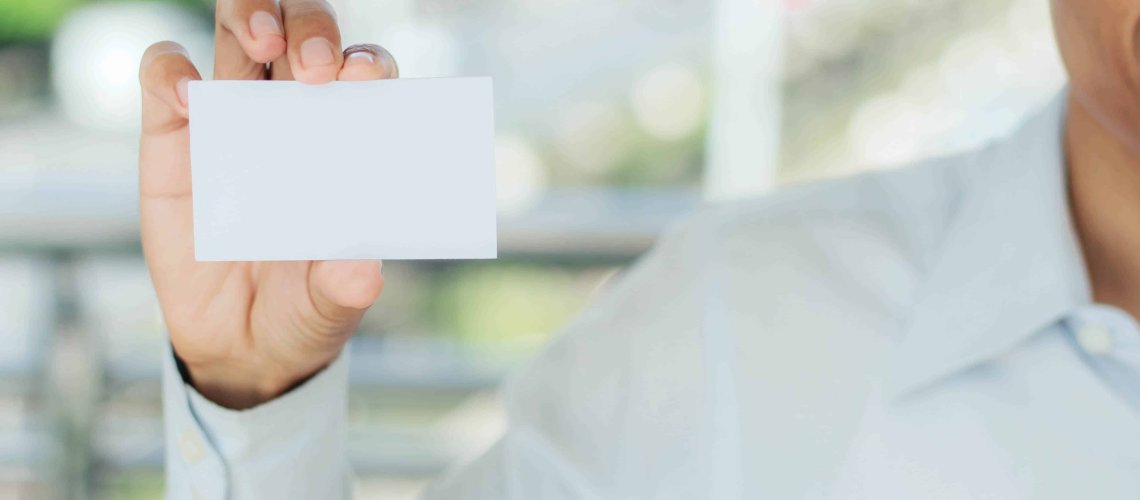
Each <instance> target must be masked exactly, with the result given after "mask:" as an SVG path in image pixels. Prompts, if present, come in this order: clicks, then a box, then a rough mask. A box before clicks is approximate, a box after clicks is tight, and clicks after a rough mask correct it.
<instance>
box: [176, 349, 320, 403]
mask: <svg viewBox="0 0 1140 500" xmlns="http://www.w3.org/2000/svg"><path fill="white" fill-rule="evenodd" d="M175 361H176V362H177V363H178V371H179V373H180V374H181V375H182V377H183V381H184V382H186V383H187V384H189V385H190V386H191V387H193V388H194V389H195V390H196V391H198V393H199V394H201V395H202V396H203V397H205V398H206V399H208V400H210V401H212V402H214V403H215V404H217V405H219V406H222V407H225V408H229V409H232V410H245V409H249V408H253V407H255V406H257V405H260V404H262V403H266V402H268V401H271V400H273V399H276V398H277V397H279V396H281V395H283V394H285V393H287V392H289V391H290V390H292V389H293V388H294V387H296V386H298V385H300V384H301V383H303V382H304V381H305V380H307V379H309V378H310V377H311V376H312V374H307V375H303V376H298V375H293V376H288V375H283V374H280V373H278V372H277V371H276V370H271V369H266V368H262V367H258V366H256V365H255V364H253V363H229V364H227V363H210V364H193V363H188V362H186V361H185V360H184V359H182V358H180V357H179V356H178V354H177V353H175ZM317 371H320V370H317Z"/></svg>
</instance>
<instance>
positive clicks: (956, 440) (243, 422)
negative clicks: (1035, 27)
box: [140, 0, 1140, 499]
mask: <svg viewBox="0 0 1140 500" xmlns="http://www.w3.org/2000/svg"><path fill="white" fill-rule="evenodd" d="M1052 3H1053V12H1054V17H1055V24H1056V32H1057V38H1058V41H1059V44H1060V47H1061V52H1062V54H1063V56H1064V59H1065V61H1066V63H1067V67H1068V70H1069V75H1070V80H1071V86H1070V88H1069V89H1068V90H1067V91H1066V92H1065V93H1064V94H1063V95H1062V96H1060V97H1058V99H1057V100H1056V102H1054V104H1053V105H1052V106H1050V107H1049V108H1048V109H1046V110H1045V111H1043V112H1041V113H1040V114H1039V115H1038V116H1037V117H1035V118H1033V119H1032V120H1030V121H1029V122H1028V124H1027V125H1025V126H1024V128H1023V129H1022V130H1021V131H1019V132H1017V133H1016V134H1013V135H1012V136H1011V137H1009V138H1006V139H1003V140H1001V141H999V142H997V143H996V144H993V145H991V146H989V147H987V148H985V149H982V150H980V151H977V152H972V153H969V154H965V155H963V156H958V157H953V158H946V159H939V160H933V161H929V162H926V163H924V164H922V165H918V166H915V167H912V168H909V169H903V170H899V171H893V172H886V173H882V172H880V173H872V174H867V175H863V176H859V177H855V178H850V179H846V180H840V181H835V182H830V183H826V184H821V185H815V186H809V187H803V188H796V189H791V190H788V191H785V192H783V193H780V194H777V195H774V196H770V197H765V198H763V199H759V200H755V201H750V202H745V203H740V204H734V205H728V206H721V207H715V208H710V209H707V210H705V211H703V212H702V213H699V214H696V215H694V216H692V217H690V218H688V219H687V220H686V221H684V222H682V223H681V224H679V225H678V226H677V227H676V228H675V229H674V230H672V231H671V232H670V233H669V234H668V235H667V236H666V237H665V238H664V239H663V240H662V242H661V243H660V244H659V246H658V247H657V248H656V249H655V250H653V251H652V252H650V254H648V255H647V256H646V257H644V258H643V259H642V260H641V262H640V263H639V264H638V265H636V266H635V267H634V268H633V269H632V270H631V271H630V272H629V273H628V274H627V275H626V276H625V277H624V279H623V280H622V281H621V283H619V284H617V285H616V286H614V287H613V288H612V289H611V290H609V291H608V293H607V294H606V296H605V297H604V298H603V299H601V300H600V301H599V302H598V303H596V304H594V305H593V306H592V307H591V308H589V309H588V310H587V311H585V313H584V314H582V316H581V317H579V318H578V319H577V320H576V321H575V322H573V323H572V324H571V325H570V326H569V327H568V328H567V329H566V330H565V331H564V332H562V333H561V334H560V335H559V336H558V337H557V338H556V339H555V340H554V341H553V342H552V344H551V345H550V346H549V347H548V348H547V349H546V350H545V352H544V353H542V354H541V355H540V356H539V357H538V359H536V360H535V361H534V362H533V364H532V365H530V366H529V367H527V368H526V369H524V370H523V371H522V372H521V374H520V375H519V376H517V377H515V378H513V379H512V382H510V383H509V384H508V386H507V388H506V391H505V404H506V409H507V411H508V414H509V418H510V421H509V427H508V430H507V432H506V434H505V436H503V438H502V439H501V440H500V441H499V442H498V443H497V444H496V445H495V446H494V447H493V448H492V449H491V450H489V451H488V452H487V453H486V455H485V456H483V457H482V458H480V459H478V460H476V461H475V462H473V463H472V464H468V465H465V466H463V467H460V468H458V469H456V470H455V471H453V472H452V473H450V474H448V475H447V476H446V477H444V478H442V479H441V480H440V481H439V482H437V483H436V484H434V485H433V486H432V487H431V488H430V489H429V490H428V491H427V492H426V496H427V497H429V498H438V499H455V498H492V499H498V498H504V499H540V498H541V499H546V498H554V499H578V498H606V499H610V498H616V499H630V498H686V499H688V498H692V499H706V498H718V499H720V498H981V497H984V498H1058V499H1068V498H1098V499H1107V498H1138V497H1140V432H1136V429H1137V426H1138V425H1140V414H1138V413H1137V410H1138V409H1140V329H1138V327H1137V323H1136V321H1135V320H1134V319H1133V318H1134V316H1135V315H1136V314H1137V313H1140V258H1136V255H1138V253H1140V28H1138V27H1140V3H1137V2H1135V1H1132V0H1054V1H1053V2H1052ZM339 46H340V40H339V35H338V32H337V28H336V24H335V21H334V18H333V16H332V14H331V12H330V11H329V9H328V7H327V6H326V5H325V4H324V3H323V2H322V1H319V0H282V1H281V4H280V9H278V6H277V4H276V3H275V2H274V0H220V1H219V3H218V35H217V47H216V50H217V62H216V66H217V69H216V75H215V76H216V77H217V78H254V79H258V78H274V79H281V78H295V79H297V80H300V81H304V82H310V83H318V82H327V81H330V80H334V79H338V78H339V79H344V80H348V79H367V78H389V77H394V76H395V75H396V66H395V63H394V62H393V61H392V59H391V58H390V56H389V55H388V54H387V53H386V52H384V51H383V50H382V49H380V48H378V47H374V46H362V47H354V48H350V49H349V50H347V51H345V52H344V53H342V52H340V51H338V50H336V48H337V47H339ZM346 54H347V55H346ZM266 63H268V64H269V66H268V70H266V68H265V66H264V65H265V64H266ZM141 75H142V82H143V84H144V88H145V90H144V101H145V102H144V111H143V126H144V129H143V137H142V150H141V159H140V169H141V172H140V176H141V195H142V200H141V203H142V206H141V209H142V233H143V234H142V236H143V244H144V248H145V252H146V258H147V263H148V265H149V267H150V270H151V274H152V276H153V279H154V284H155V287H156V289H157V291H158V295H159V299H160V301H161V303H162V308H163V313H164V315H165V318H166V322H167V326H168V329H169V332H170V341H171V345H172V348H173V352H172V353H171V355H170V356H168V358H169V359H168V360H167V370H166V372H167V373H166V379H165V389H164V391H165V410H166V419H167V429H168V434H167V435H168V449H169V452H168V455H167V477H168V495H169V496H170V497H172V498H193V497H195V496H199V497H201V498H223V497H227V498H239V499H248V498H273V499H279V498H343V497H346V496H349V495H350V494H351V493H350V487H349V484H350V482H349V467H348V463H347V461H346V458H345V437H344V430H345V422H344V418H345V409H344V406H345V397H346V387H345V385H346V384H345V378H346V376H345V373H346V363H347V360H346V358H347V354H345V353H342V352H341V350H342V347H343V346H344V344H345V342H346V341H347V340H348V338H349V336H350V335H351V334H352V331H353V328H354V326H355V325H356V323H357V321H358V319H359V318H360V316H361V314H362V313H363V312H364V310H365V309H366V308H367V307H368V306H369V305H370V304H371V303H372V302H373V301H374V300H375V299H376V298H377V296H378V294H379V292H380V289H381V286H382V279H381V275H380V270H379V267H378V266H377V265H376V264H374V263H367V262H294V263H198V262H195V261H194V259H193V253H192V244H191V240H192V234H191V213H190V183H189V160H188V153H187V141H188V137H187V131H186V97H185V96H186V94H185V91H184V89H185V82H186V81H187V80H188V79H196V78H198V74H197V73H196V72H195V70H194V68H193V66H191V64H190V62H189V61H188V60H187V59H186V58H185V55H184V54H183V53H182V52H181V51H180V50H179V49H178V48H177V46H175V45H172V44H169V43H163V44H158V45H156V46H154V47H153V48H152V49H151V50H150V51H149V52H148V53H147V55H146V56H145V58H144V61H143V67H142V71H141ZM378 154H379V153H378ZM175 356H177V359H179V360H180V362H179V363H180V364H178V365H177V366H178V367H179V368H180V369H176V362H175V359H176V358H175Z"/></svg>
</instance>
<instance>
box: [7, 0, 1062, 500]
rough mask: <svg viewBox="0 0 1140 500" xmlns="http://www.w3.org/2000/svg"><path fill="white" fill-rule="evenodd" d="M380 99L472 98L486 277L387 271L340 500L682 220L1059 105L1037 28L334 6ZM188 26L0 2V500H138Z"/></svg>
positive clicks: (611, 5) (641, 2)
mask: <svg viewBox="0 0 1140 500" xmlns="http://www.w3.org/2000/svg"><path fill="white" fill-rule="evenodd" d="M333 3H334V4H335V6H336V8H337V10H338V12H339V13H340V19H341V20H342V22H343V23H344V33H345V37H344V38H345V42H346V44H347V43H355V42H364V41H375V42H379V43H381V44H383V45H385V46H386V47H388V48H389V49H390V50H391V52H392V53H393V54H395V56H396V58H397V59H398V60H399V61H400V65H401V69H402V73H403V76H405V77H422V76H448V75H491V76H493V77H494V78H495V90H496V106H497V116H498V137H497V140H496V141H497V142H496V153H497V158H498V176H499V187H498V191H499V196H500V200H499V205H500V213H501V215H500V228H501V234H500V254H501V255H502V258H501V259H499V260H497V261H495V262H479V263H464V262H454V263H441V262H431V263H414V262H389V263H387V264H386V265H385V267H384V270H385V275H386V277H387V289H386V290H385V292H384V297H382V298H381V300H380V304H379V305H378V306H377V307H375V308H374V309H373V310H372V311H371V312H370V313H369V315H368V317H367V318H366V321H365V322H364V324H363V326H362V328H361V332H360V335H359V338H358V339H356V340H355V341H354V342H355V344H354V347H353V349H354V361H353V373H352V383H353V387H352V391H353V395H352V402H351V420H352V422H351V433H352V436H351V437H352V438H351V439H350V442H351V443H352V458H353V461H354V463H355V464H356V469H357V471H358V474H359V480H358V486H357V488H358V492H359V495H360V497H361V498H410V497H411V496H412V495H414V493H415V492H416V491H418V489H419V488H420V487H422V485H423V483H424V481H425V480H426V479H427V478H428V477H430V476H432V475H433V474H435V473H437V472H438V471H439V470H440V469H441V467H443V466H444V465H445V464H446V463H448V462H451V461H453V460H456V459H462V458H463V457H470V456H471V455H473V454H476V453H478V452H479V450H481V449H482V448H483V447H484V446H486V445H487V443H489V442H490V441H491V440H493V439H494V438H495V436H496V435H497V433H498V432H500V430H501V428H502V421H501V415H500V413H499V410H498V407H497V404H496V401H495V397H494V392H493V388H494V386H495V384H496V382H497V381H498V380H499V379H500V378H501V377H502V375H503V373H504V372H505V371H507V370H509V369H510V368H511V367H512V366H514V365H516V364H517V363H518V362H519V360H521V359H524V358H525V357H526V356H527V355H529V354H530V353H532V352H534V350H535V349H536V348H538V347H539V346H541V344H542V343H543V342H544V340H545V339H547V338H548V337H549V336H550V335H551V334H553V333H555V332H556V331H557V328H558V326H559V325H560V324H562V323H563V322H564V321H566V320H567V319H568V318H569V317H570V316H571V315H572V314H574V312H575V311H576V310H578V309H579V308H580V307H582V306H583V305H584V304H586V303H587V302H588V301H589V300H590V297H591V295H593V294H594V293H596V291H597V290H599V289H600V288H602V287H604V283H605V282H606V280H607V279H608V278H610V277H611V276H613V275H614V274H615V272H617V271H619V270H620V269H621V267H622V266H624V265H626V264H628V263H629V262H630V261H631V260H632V259H634V258H636V256H637V255H638V254H640V253H641V252H642V251H644V250H645V249H646V248H647V247H648V246H649V245H650V243H651V242H652V240H653V238H654V236H655V235H656V234H657V233H658V232H659V231H660V230H661V229H662V227H664V226H665V225H666V224H667V223H668V222H669V221H670V220H672V219H674V218H675V217H677V216H678V215H680V214H682V213H684V212H686V211H688V210H691V209H693V208H694V207H696V206H697V205H699V204H700V203H703V202H705V201H706V200H724V199H732V198H739V197H746V196H754V195H757V194H759V193H761V192H763V191H765V190H768V189H775V188H778V186H780V185H782V184H784V183H788V182H800V181H802V180H806V179H813V178H819V177H826V176H833V175H845V174H849V173H852V172H856V171H859V170H863V169H868V168H880V167H884V166H891V165H897V164H899V163H903V162H906V161H909V160H913V159H916V158H921V157H924V156H928V155H933V154H940V153H944V152H947V151H952V150H956V149H960V148H964V147H969V146H973V145H977V144H979V143H981V142H983V141H985V140H988V139H990V138H993V137H996V136H999V135H1001V134H1003V133H1006V132H1008V131H1009V130H1010V129H1011V128H1012V127H1014V126H1015V125H1016V124H1017V122H1018V121H1019V120H1021V119H1022V118H1023V117H1024V116H1025V115H1026V113H1028V112H1030V111H1031V110H1032V109H1033V108H1034V107H1035V106H1037V105H1038V104H1040V103H1041V102H1042V101H1044V100H1046V99H1047V98H1048V97H1049V96H1050V95H1052V94H1053V93H1054V92H1056V91H1057V89H1059V88H1060V87H1061V86H1062V85H1063V75H1062V72H1061V69H1060V66H1059V63H1058V61H1057V57H1056V54H1055V51H1054V48H1053V44H1052V37H1051V32H1050V27H1049V14H1048V12H1047V2H1044V1H1041V0H816V1H812V0H784V1H777V0H626V1H622V2H614V1H612V0H337V1H334V2H333ZM212 12H213V4H212V2H211V1H210V0H170V1H165V2H164V1H158V0H155V1H142V0H117V1H111V0H101V1H97V0H0V346H2V347H0V498H37V499H38V498H47V499H53V498H116V499H119V498H123V499H132V498H157V497H159V496H160V493H161V488H162V446H163V443H162V433H161V431H162V423H161V419H160V417H161V415H160V406H159V385H158V377H159V365H158V363H159V356H160V348H161V345H162V342H163V334H162V325H161V318H160V316H159V311H158V307H157V305H156V303H155V299H154V297H153V292H152V291H151V288H150V283H149V279H148V277H147V274H146V270H145V268H144V266H143V262H142V259H141V256H140V254H139V249H138V240H137V234H136V233H137V221H136V217H137V212H136V207H135V204H136V201H137V196H136V193H135V169H136V154H137V149H136V148H137V144H136V142H137V118H138V93H139V89H138V84H137V79H136V74H137V73H136V71H137V69H136V68H137V64H138V59H139V56H140V55H141V54H142V51H143V50H144V49H145V48H146V46H147V45H149V44H150V43H151V42H153V41H157V40H160V39H175V40H178V41H180V42H182V43H183V44H184V45H186V46H187V47H188V49H189V51H190V53H191V55H192V57H193V58H194V60H195V62H196V63H197V64H198V65H199V67H200V68H201V69H202V72H203V74H206V75H208V74H210V73H209V71H210V70H209V68H210V66H211V56H212V54H211V51H212V47H211V42H212V33H211V30H212V27H213V22H212V18H211V16H212Z"/></svg>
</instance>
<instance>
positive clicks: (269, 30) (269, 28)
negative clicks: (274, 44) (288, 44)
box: [249, 10, 285, 38]
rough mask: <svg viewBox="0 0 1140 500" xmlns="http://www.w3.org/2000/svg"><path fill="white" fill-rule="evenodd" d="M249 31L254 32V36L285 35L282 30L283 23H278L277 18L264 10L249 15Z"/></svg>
mask: <svg viewBox="0 0 1140 500" xmlns="http://www.w3.org/2000/svg"><path fill="white" fill-rule="evenodd" d="M249 32H250V33H252V34H253V37H254V38H261V37H264V36H285V34H284V33H282V32H281V25H279V24H277V18H276V17H273V14H270V13H268V12H265V11H264V10H259V11H257V12H254V13H253V15H252V16H249Z"/></svg>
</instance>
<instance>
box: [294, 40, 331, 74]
mask: <svg viewBox="0 0 1140 500" xmlns="http://www.w3.org/2000/svg"><path fill="white" fill-rule="evenodd" d="M334 62H336V54H334V53H333V46H332V44H331V43H329V41H328V40H325V39H324V38H310V39H308V40H305V42H304V43H302V44H301V66H305V67H313V66H328V65H330V64H332V63H334Z"/></svg>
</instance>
